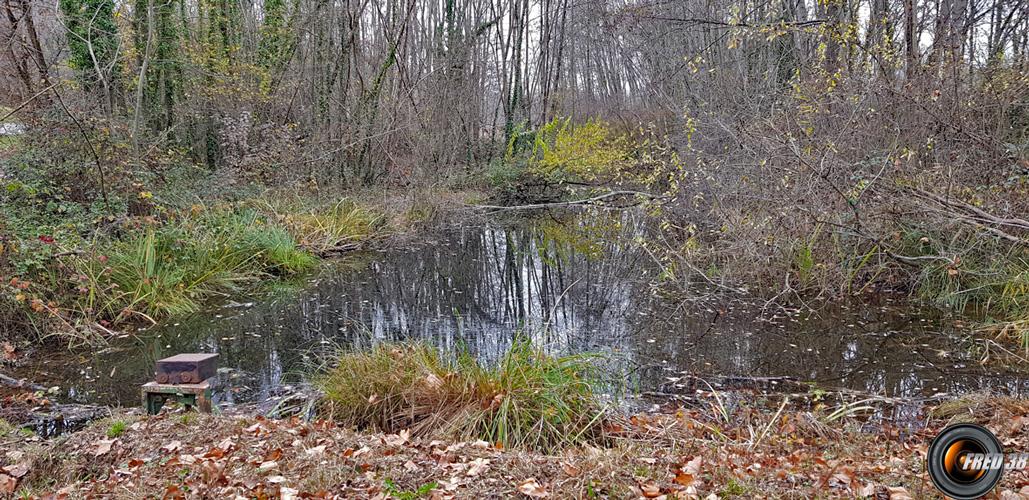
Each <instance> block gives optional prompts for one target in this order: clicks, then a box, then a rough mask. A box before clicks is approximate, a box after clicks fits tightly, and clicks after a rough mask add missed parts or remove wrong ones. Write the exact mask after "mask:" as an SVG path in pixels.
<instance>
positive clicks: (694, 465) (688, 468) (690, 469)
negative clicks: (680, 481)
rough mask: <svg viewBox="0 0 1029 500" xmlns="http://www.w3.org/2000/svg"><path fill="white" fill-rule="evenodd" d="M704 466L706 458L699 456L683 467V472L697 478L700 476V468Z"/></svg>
mask: <svg viewBox="0 0 1029 500" xmlns="http://www.w3.org/2000/svg"><path fill="white" fill-rule="evenodd" d="M702 465H704V457H701V456H697V457H694V458H693V460H690V461H689V462H686V465H683V466H682V471H683V472H685V473H687V474H690V475H692V476H693V477H697V476H699V475H700V467H701V466H702Z"/></svg>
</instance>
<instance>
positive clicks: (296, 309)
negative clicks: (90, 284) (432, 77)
mask: <svg viewBox="0 0 1029 500" xmlns="http://www.w3.org/2000/svg"><path fill="white" fill-rule="evenodd" d="M629 222H630V217H629V216H628V215H625V214H622V215H617V216H612V215H595V216H588V217H579V218H574V219H570V220H566V221H563V222H560V221H558V220H556V219H553V218H548V219H542V220H536V221H531V222H527V221H520V222H511V223H495V224H491V225H487V226H482V225H475V226H469V227H458V228H454V229H452V230H448V231H446V232H444V233H442V234H439V235H437V236H435V237H434V238H431V239H430V240H427V241H425V242H423V243H421V244H419V245H418V246H416V247H414V248H403V249H397V250H393V251H388V252H385V253H382V254H377V255H372V256H367V258H368V259H369V262H367V264H366V265H362V266H358V267H357V269H356V270H354V269H352V267H353V266H348V267H344V266H339V267H338V268H331V269H327V270H325V271H323V272H321V273H319V274H318V275H317V276H314V277H312V278H310V279H309V280H308V282H306V283H304V284H303V286H301V287H299V289H298V290H295V291H292V292H290V291H286V292H281V293H275V294H272V296H271V297H262V298H255V299H251V300H252V302H245V301H241V303H237V302H231V303H229V304H227V305H224V306H222V307H220V308H218V309H217V310H214V311H211V312H208V313H205V314H199V315H195V316H193V317H191V318H188V319H186V320H183V321H180V322H178V323H174V324H169V325H164V326H162V327H160V328H157V329H154V330H153V331H151V332H147V334H145V335H143V336H141V338H140V339H137V340H133V341H131V342H130V343H127V344H123V345H116V346H113V347H110V348H108V349H104V350H101V351H98V352H95V353H85V354H78V355H75V359H63V360H57V361H53V360H51V362H50V364H48V365H37V366H35V367H34V371H35V373H33V374H29V375H28V376H30V377H35V378H36V379H37V380H39V379H40V378H43V379H46V380H47V381H49V382H51V383H53V384H57V385H61V386H62V388H64V389H65V390H66V391H67V393H68V394H69V395H70V396H71V397H72V398H73V399H79V400H85V401H90V402H102V403H112V404H128V405H135V404H138V398H139V396H138V387H139V384H141V383H142V382H144V381H146V380H149V378H150V376H151V374H150V370H151V367H152V366H153V361H154V360H155V359H158V358H161V357H164V356H168V355H172V354H175V353H179V352H191V351H215V352H218V353H220V354H221V365H222V366H223V367H224V368H226V369H225V370H223V371H222V373H221V374H220V377H221V379H222V382H223V383H224V385H225V386H226V389H225V390H223V391H222V392H221V394H220V395H219V398H218V399H220V400H221V401H222V402H238V401H244V400H252V399H257V398H262V397H265V396H267V395H268V393H269V391H271V390H273V388H275V387H276V386H279V385H281V384H283V383H292V382H296V381H299V380H301V379H302V378H303V375H304V373H309V372H310V370H311V367H312V366H313V365H315V364H316V363H317V362H318V361H317V360H318V358H319V356H321V355H324V353H327V352H331V351H332V350H333V349H335V348H337V347H338V346H355V347H366V346H369V345H371V344H373V343H376V342H381V341H386V340H410V339H419V340H424V341H427V342H430V343H432V344H435V345H437V346H440V347H441V348H443V349H445V350H448V351H454V350H457V349H468V350H470V351H471V352H473V353H474V354H476V355H477V356H479V357H481V358H483V359H486V360H493V359H496V357H497V356H498V355H499V353H502V352H503V351H504V350H505V349H506V348H507V347H508V346H509V345H510V344H511V343H512V341H514V339H515V338H516V336H517V335H519V332H521V334H523V335H527V336H531V337H532V338H533V339H534V340H535V341H536V342H537V343H539V344H540V345H544V346H546V348H547V349H550V350H552V351H554V352H601V353H607V354H610V356H609V357H607V358H605V359H606V361H602V362H603V363H605V365H606V366H607V367H608V368H612V369H614V371H615V372H617V373H628V374H630V375H628V376H625V377H624V380H626V384H627V385H628V386H630V388H632V389H637V390H651V389H654V388H656V387H657V386H658V385H660V384H661V383H662V382H663V381H665V380H666V377H670V376H674V375H675V373H676V372H683V371H685V372H689V373H693V374H698V375H747V376H792V377H795V378H797V379H799V380H803V381H813V382H816V383H818V384H820V385H823V386H826V387H846V388H853V389H860V390H864V391H869V392H872V393H876V394H882V395H889V396H929V395H933V394H936V393H940V392H947V393H965V392H972V391H980V390H984V389H989V390H991V391H993V392H999V393H1006V394H1011V393H1016V394H1025V393H1027V392H1029V383H1027V381H1026V379H1025V378H1023V377H1021V376H1020V375H1018V374H1015V373H1003V372H996V371H993V370H991V369H987V368H983V367H981V366H980V365H979V364H978V363H976V362H975V361H974V359H973V358H972V356H971V355H970V354H968V352H967V346H965V345H963V344H962V341H961V339H960V336H959V335H958V333H957V332H956V331H955V328H954V327H953V322H952V321H950V320H944V319H940V318H939V317H938V316H934V315H932V314H928V313H926V312H919V311H918V310H917V309H914V308H912V307H911V306H909V305H903V304H894V303H892V302H891V301H890V299H888V298H880V299H879V300H880V303H876V304H865V305H862V306H860V307H849V308H848V307H846V306H841V305H837V306H834V307H832V308H825V309H822V310H820V311H818V312H817V313H811V312H806V313H790V312H787V311H780V312H779V313H778V314H777V315H773V314H771V312H769V311H767V310H765V311H762V310H761V309H760V306H761V303H760V302H757V303H756V304H752V305H748V303H747V302H745V301H739V300H737V301H734V302H731V303H729V302H725V301H723V300H718V299H715V296H714V295H713V294H712V295H711V296H709V297H707V298H705V295H704V294H705V292H704V291H702V290H698V292H697V297H693V298H692V299H691V300H690V301H688V302H683V303H677V302H676V303H669V302H668V301H666V300H663V299H661V298H659V297H658V296H657V295H656V292H655V290H654V289H653V288H652V287H651V285H650V284H649V283H650V282H652V281H653V280H652V279H651V278H653V277H654V276H655V274H656V270H655V266H654V265H653V263H652V260H651V258H650V257H649V256H648V254H647V253H645V252H643V251H641V250H640V249H639V247H638V245H635V244H633V239H634V238H635V237H637V236H640V230H639V229H638V228H636V227H635V226H634V225H633V224H631V223H629ZM598 362H600V361H598Z"/></svg>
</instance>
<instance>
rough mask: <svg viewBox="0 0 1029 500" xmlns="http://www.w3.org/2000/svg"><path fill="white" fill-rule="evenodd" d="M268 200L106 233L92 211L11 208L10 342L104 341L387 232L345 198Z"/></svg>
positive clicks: (3, 259)
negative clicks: (31, 338) (91, 216)
mask: <svg viewBox="0 0 1029 500" xmlns="http://www.w3.org/2000/svg"><path fill="white" fill-rule="evenodd" d="M145 198H146V199H151V198H150V196H149V195H148V196H146V197H145ZM267 199H268V200H276V201H275V202H274V203H272V202H270V201H264V199H263V198H260V197H258V198H255V199H251V200H249V201H246V202H224V201H213V202H211V203H210V204H203V203H194V204H192V205H190V206H187V207H174V206H167V205H160V204H157V203H155V204H154V205H155V206H154V207H152V208H150V210H149V212H150V215H146V216H125V217H124V218H121V219H117V220H114V221H109V220H107V219H105V218H103V217H101V218H100V222H99V223H94V221H87V220H84V219H86V218H87V217H88V216H89V214H88V212H76V211H74V210H66V211H65V212H59V213H58V214H54V213H51V212H50V211H48V210H47V207H46V206H44V207H38V206H35V205H33V204H31V203H28V204H24V205H15V204H5V205H4V209H3V211H4V215H5V216H6V221H8V222H9V224H8V225H7V227H4V228H0V230H4V234H3V237H4V240H3V247H2V250H0V272H2V274H3V277H4V279H3V283H2V284H0V287H2V290H0V308H2V309H3V310H4V311H5V314H4V317H5V321H4V323H5V329H6V330H7V331H8V332H9V334H8V337H9V338H11V337H12V336H14V337H16V336H18V335H25V334H34V335H36V336H40V337H47V336H55V337H58V338H62V339H64V340H65V341H73V342H74V341H86V342H92V341H98V340H103V339H104V338H106V337H109V336H111V335H114V334H116V333H115V332H117V331H118V330H120V329H123V328H126V327H132V326H133V325H145V324H150V323H153V322H156V321H160V320H161V319H164V318H167V317H171V316H175V315H182V314H187V313H191V312H194V311H196V310H198V309H199V308H201V307H202V306H203V305H204V304H205V303H207V302H209V301H210V300H212V299H215V298H217V297H224V296H228V295H230V294H233V293H238V292H240V291H241V290H245V289H250V288H253V287H255V286H256V285H257V284H258V283H260V282H261V281H264V280H266V279H268V278H272V279H274V278H276V277H283V276H288V275H291V274H295V273H299V272H303V271H305V270H307V269H310V268H311V267H313V266H314V265H315V264H316V263H317V261H318V260H319V259H320V258H324V257H329V256H333V255H338V254H340V253H344V252H347V251H352V250H355V249H358V248H361V247H362V246H364V245H367V244H369V243H370V242H372V241H374V240H376V239H377V238H380V237H381V236H383V235H384V234H385V232H386V231H389V230H390V228H389V227H388V221H386V220H385V219H384V218H383V215H382V214H381V212H379V211H377V209H376V208H374V207H372V206H370V205H361V204H358V203H355V202H353V201H350V200H347V199H341V198H337V199H336V201H334V202H319V201H314V200H304V199H302V198H295V199H294V200H293V201H292V202H290V203H285V202H283V201H282V200H283V199H288V198H282V197H276V196H271V195H268V198H267ZM57 210H60V208H58V209H57ZM68 212H71V213H68ZM19 331H20V332H21V333H20V334H19V333H18V332H19Z"/></svg>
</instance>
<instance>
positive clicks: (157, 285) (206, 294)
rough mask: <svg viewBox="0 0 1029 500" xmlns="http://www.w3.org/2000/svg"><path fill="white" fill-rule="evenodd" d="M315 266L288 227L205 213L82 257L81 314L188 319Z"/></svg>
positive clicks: (252, 216) (251, 216)
mask: <svg viewBox="0 0 1029 500" xmlns="http://www.w3.org/2000/svg"><path fill="white" fill-rule="evenodd" d="M314 263H315V257H314V256H312V255H311V254H309V253H307V252H305V251H303V250H301V249H300V248H299V247H298V245H297V243H296V242H295V240H293V238H292V236H290V234H289V233H288V232H287V231H286V230H285V229H284V228H282V227H279V226H276V225H271V224H268V223H267V222H266V221H264V219H263V218H261V217H260V216H259V215H258V214H257V213H256V212H253V211H250V210H242V211H233V210H225V211H212V212H204V213H201V214H199V215H198V216H197V217H191V218H186V219H182V220H178V221H172V222H169V223H167V224H165V225H163V226H157V227H149V228H146V229H144V230H141V231H139V232H137V233H134V234H131V235H129V236H128V237H126V238H123V239H122V240H119V241H116V242H113V243H112V244H111V246H110V247H109V248H107V249H106V250H105V251H104V252H102V253H100V252H95V253H94V254H92V255H90V256H89V257H86V258H84V259H80V260H79V261H78V262H77V265H76V269H77V271H78V272H77V274H78V277H79V278H78V279H79V280H81V281H82V283H80V292H81V293H80V296H79V308H80V309H81V310H83V311H84V312H86V313H88V314H91V315H95V316H98V317H106V318H114V319H119V320H120V319H126V318H127V317H130V316H133V315H140V316H144V317H146V318H148V319H151V320H153V319H154V318H161V317H166V316H173V315H180V314H187V313H191V312H194V311H196V310H197V309H199V308H200V306H201V305H202V304H203V302H204V301H205V300H207V299H209V298H211V297H212V296H217V295H223V294H227V293H229V292H233V291H236V290H238V289H239V288H240V287H241V286H243V285H245V284H247V283H251V282H254V281H256V280H258V279H259V278H260V277H261V276H264V275H268V274H287V273H293V272H298V271H301V270H304V269H307V268H309V267H311V266H312V265H314Z"/></svg>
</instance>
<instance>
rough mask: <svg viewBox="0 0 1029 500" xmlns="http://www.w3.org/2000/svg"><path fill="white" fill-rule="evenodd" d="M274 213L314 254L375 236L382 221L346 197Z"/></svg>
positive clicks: (320, 253) (337, 248)
mask: <svg viewBox="0 0 1029 500" xmlns="http://www.w3.org/2000/svg"><path fill="white" fill-rule="evenodd" d="M277 215H278V218H279V219H280V220H281V221H282V222H283V224H284V225H285V227H286V229H288V230H289V233H290V234H291V235H292V236H293V237H294V238H296V240H297V241H298V242H299V244H300V246H301V247H302V248H305V249H308V250H310V251H311V252H312V253H314V254H316V255H327V254H332V253H338V252H342V251H346V250H350V249H353V248H355V247H357V245H359V244H360V243H361V242H363V241H365V240H367V239H369V238H371V237H372V236H374V234H375V232H376V230H377V229H378V228H379V226H381V223H382V218H381V217H379V216H378V215H376V214H374V213H372V212H371V211H369V210H367V209H365V208H363V207H361V206H360V205H358V204H356V203H354V202H353V201H350V200H347V199H343V200H339V201H338V202H336V203H335V204H332V205H330V206H325V207H320V208H314V209H310V210H305V211H299V212H286V213H284V214H282V213H278V212H277Z"/></svg>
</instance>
